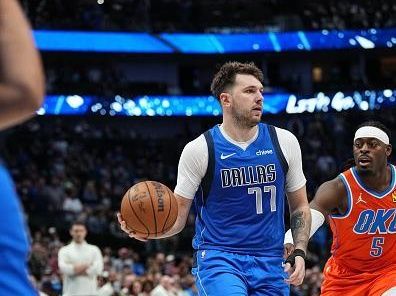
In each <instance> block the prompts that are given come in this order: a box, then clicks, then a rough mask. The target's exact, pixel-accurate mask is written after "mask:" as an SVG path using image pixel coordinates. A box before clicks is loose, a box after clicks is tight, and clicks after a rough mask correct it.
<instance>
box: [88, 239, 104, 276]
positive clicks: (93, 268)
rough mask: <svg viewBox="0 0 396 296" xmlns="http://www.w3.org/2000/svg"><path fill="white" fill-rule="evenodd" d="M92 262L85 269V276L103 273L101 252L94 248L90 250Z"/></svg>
mask: <svg viewBox="0 0 396 296" xmlns="http://www.w3.org/2000/svg"><path fill="white" fill-rule="evenodd" d="M92 252H93V257H94V260H93V262H92V263H91V265H90V266H89V267H88V269H87V274H88V275H89V276H97V275H99V274H101V273H102V271H103V257H102V252H101V251H100V249H99V248H98V247H96V246H94V247H93V249H92Z"/></svg>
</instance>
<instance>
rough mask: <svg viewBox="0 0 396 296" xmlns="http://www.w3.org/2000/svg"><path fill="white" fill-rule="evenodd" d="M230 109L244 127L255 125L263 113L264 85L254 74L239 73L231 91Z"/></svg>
mask: <svg viewBox="0 0 396 296" xmlns="http://www.w3.org/2000/svg"><path fill="white" fill-rule="evenodd" d="M229 96H230V98H229V106H228V107H229V110H230V113H231V116H232V117H233V118H234V119H235V121H236V122H237V123H238V124H239V125H241V126H243V127H253V126H255V125H256V124H257V123H259V122H260V120H261V115H262V113H263V85H262V84H261V82H260V81H259V80H258V79H257V78H256V77H254V76H252V75H244V74H237V75H236V77H235V83H234V85H233V87H232V88H231V90H230V92H229Z"/></svg>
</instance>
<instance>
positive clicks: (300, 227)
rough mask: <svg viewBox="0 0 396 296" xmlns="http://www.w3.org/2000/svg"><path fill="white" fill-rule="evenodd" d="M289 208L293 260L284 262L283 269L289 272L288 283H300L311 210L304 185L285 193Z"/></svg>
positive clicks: (303, 274) (303, 269)
mask: <svg viewBox="0 0 396 296" xmlns="http://www.w3.org/2000/svg"><path fill="white" fill-rule="evenodd" d="M287 198H288V201H289V209H290V222H291V231H292V234H293V239H294V241H295V251H294V252H295V255H296V256H295V257H294V258H293V261H294V262H290V263H286V265H285V271H286V272H288V273H289V274H290V276H289V278H288V279H287V280H286V281H287V282H288V283H289V284H292V285H296V286H297V285H300V284H301V283H302V282H303V280H304V276H305V253H306V250H307V244H308V240H309V231H310V229H311V211H310V209H309V204H308V199H307V191H306V187H305V186H303V187H302V188H300V189H298V190H296V191H294V192H289V193H287Z"/></svg>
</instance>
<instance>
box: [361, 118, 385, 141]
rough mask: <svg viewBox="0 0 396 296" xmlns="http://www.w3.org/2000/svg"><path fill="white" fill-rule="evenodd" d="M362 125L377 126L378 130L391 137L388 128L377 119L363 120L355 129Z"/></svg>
mask: <svg viewBox="0 0 396 296" xmlns="http://www.w3.org/2000/svg"><path fill="white" fill-rule="evenodd" d="M363 126H373V127H376V128H379V129H380V130H382V131H383V132H384V133H385V134H386V135H387V136H388V137H389V139H391V132H390V130H389V129H388V128H387V127H386V126H385V125H384V124H383V123H382V122H380V121H377V120H368V121H365V122H363V123H362V124H361V125H359V126H358V127H357V129H356V130H358V129H359V128H361V127H363Z"/></svg>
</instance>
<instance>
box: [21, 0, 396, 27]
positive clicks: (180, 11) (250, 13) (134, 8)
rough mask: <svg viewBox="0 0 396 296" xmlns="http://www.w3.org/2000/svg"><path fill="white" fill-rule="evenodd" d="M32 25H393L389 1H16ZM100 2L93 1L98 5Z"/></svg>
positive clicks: (393, 8) (395, 5) (392, 7)
mask: <svg viewBox="0 0 396 296" xmlns="http://www.w3.org/2000/svg"><path fill="white" fill-rule="evenodd" d="M21 2H22V3H23V5H24V7H25V10H26V11H27V13H28V15H29V18H30V20H31V21H32V22H33V25H34V27H35V28H36V29H62V30H65V29H66V30H67V29H69V30H110V31H144V32H215V31H216V32H246V31H268V30H272V31H286V30H299V29H306V30H319V29H350V28H372V27H374V28H380V27H392V26H395V25H396V19H395V17H394V14H395V12H396V3H395V2H394V1H392V0H382V1H374V0H360V1H358V0H352V1H340V0H330V1H325V2H324V1H319V0H315V1H307V0H304V1H298V2H296V1H291V0H264V1H255V0H227V1H225V0H222V1H213V0H202V1H192V0H161V1H151V0H111V1H110V0H103V1H102V0H99V1H96V0H84V1H81V0H69V1H62V0H21ZM99 2H100V3H102V4H98V3H99Z"/></svg>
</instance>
